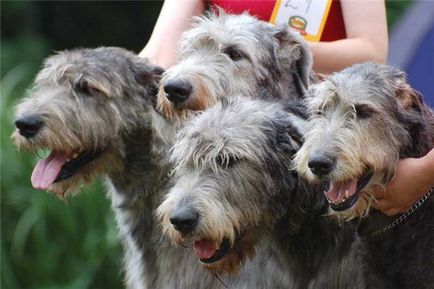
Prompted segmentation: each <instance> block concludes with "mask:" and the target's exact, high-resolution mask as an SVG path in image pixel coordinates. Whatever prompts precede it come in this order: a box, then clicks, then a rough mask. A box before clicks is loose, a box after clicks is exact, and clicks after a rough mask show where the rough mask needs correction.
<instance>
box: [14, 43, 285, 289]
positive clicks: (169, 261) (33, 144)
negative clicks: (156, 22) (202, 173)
mask: <svg viewBox="0 0 434 289" xmlns="http://www.w3.org/2000/svg"><path fill="white" fill-rule="evenodd" d="M159 74H161V69H159V68H157V67H154V66H152V65H150V64H149V63H148V61H147V60H145V59H141V58H139V57H137V56H136V55H134V54H132V53H131V52H128V51H126V50H123V49H120V48H104V47H103V48H97V49H76V50H72V51H64V52H60V53H58V54H57V55H54V56H52V57H49V58H48V59H47V60H46V62H45V65H44V67H43V68H42V70H41V71H40V73H39V74H38V76H37V77H36V81H35V86H34V88H33V89H32V91H31V93H30V96H29V97H28V98H26V99H25V100H24V101H23V102H22V103H20V104H19V105H18V106H17V120H19V119H24V120H25V119H26V118H28V117H37V118H38V120H39V121H40V122H41V123H43V125H42V126H41V128H40V130H39V131H38V132H37V134H35V135H34V136H32V137H26V136H25V131H24V130H25V129H26V128H25V127H21V128H18V129H17V130H16V132H15V133H14V135H13V139H14V141H15V143H16V144H17V145H18V146H19V147H21V148H24V149H26V150H30V151H36V150H37V149H39V148H45V149H49V150H52V151H53V152H57V151H60V152H62V153H66V154H68V162H69V163H70V164H72V163H74V165H73V166H71V165H69V166H64V168H63V169H62V171H61V173H63V174H64V175H67V176H68V177H66V178H64V179H62V180H59V181H54V182H53V183H52V184H51V185H50V186H49V188H48V190H49V191H52V192H54V193H55V194H57V195H59V196H61V197H65V196H66V195H67V194H70V193H73V192H77V191H78V190H79V186H80V185H81V184H83V183H87V182H89V181H91V180H93V179H94V178H95V177H97V176H100V175H105V176H106V184H107V187H108V196H109V198H110V199H111V201H112V207H113V210H114V212H115V215H116V220H117V223H118V227H119V235H120V238H121V241H122V243H123V245H124V251H125V252H124V263H125V264H124V266H125V282H126V286H127V288H128V289H222V288H225V285H224V284H223V283H222V282H221V281H220V280H219V279H218V278H216V277H215V276H213V275H212V274H211V273H210V272H207V271H205V270H204V269H203V268H202V266H201V265H200V264H199V263H198V262H197V260H195V258H194V257H193V256H192V254H191V253H190V252H189V251H188V250H186V249H184V248H175V247H173V246H172V244H171V242H170V241H169V240H168V239H167V238H166V237H163V236H162V234H161V228H160V227H159V226H158V225H157V224H156V222H155V221H154V216H153V211H154V209H155V208H156V206H157V205H158V204H159V202H160V199H161V195H162V194H163V193H164V192H165V190H166V185H167V179H168V172H169V168H168V166H167V159H166V157H167V155H168V152H167V151H166V149H167V146H165V145H162V142H161V141H160V139H159V137H157V136H156V135H155V134H154V131H153V126H152V116H151V114H152V113H151V111H152V105H151V103H152V101H153V97H154V95H155V88H156V82H157V80H158V78H159ZM83 152H84V153H83ZM76 154H78V155H79V156H78V157H77V158H75V155H76ZM88 154H92V155H94V158H93V159H92V161H90V162H88V163H86V164H82V163H80V164H77V163H79V161H77V159H78V160H83V159H85V158H86V157H87V155H88ZM74 159H75V160H74ZM71 167H74V168H71ZM271 254H272V253H270V252H268V251H267V250H265V249H264V250H263V253H260V254H258V257H257V258H256V259H255V261H253V262H249V263H248V264H246V269H245V270H244V271H243V272H242V273H241V275H240V276H239V277H237V278H223V280H224V282H225V283H228V284H230V285H231V288H240V289H252V288H263V289H267V288H282V289H284V288H287V286H286V284H287V281H285V280H286V278H287V277H286V276H285V275H284V274H283V273H281V271H280V266H279V264H278V261H277V259H274V258H269V257H270V256H271ZM258 272H260V274H259V273H258Z"/></svg>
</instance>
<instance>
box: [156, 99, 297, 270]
mask: <svg viewBox="0 0 434 289" xmlns="http://www.w3.org/2000/svg"><path fill="white" fill-rule="evenodd" d="M293 108H294V107H293ZM298 112H299V110H297V108H295V109H294V110H293V111H292V112H288V111H285V110H284V109H283V108H282V106H281V105H280V104H276V103H275V104H272V103H268V102H264V101H260V100H249V99H246V98H242V97H238V98H233V99H230V100H227V101H224V102H222V103H219V104H217V105H216V106H215V107H213V108H210V109H208V110H206V111H205V112H204V113H203V114H201V115H200V116H198V117H196V118H194V119H193V120H191V121H190V122H188V123H187V125H186V127H184V129H183V130H181V131H180V133H179V136H178V139H177V142H176V144H175V145H174V147H173V152H172V160H173V161H174V163H175V176H174V186H173V188H172V189H171V190H170V192H169V193H168V194H167V195H166V196H165V198H164V201H163V202H162V204H161V205H160V207H159V208H158V209H157V214H158V216H159V217H160V219H161V221H162V226H163V231H164V232H165V233H166V234H168V235H169V237H170V238H171V239H172V240H173V241H174V242H176V243H178V244H181V245H186V246H188V245H190V244H193V248H194V251H195V254H196V256H197V257H198V259H199V260H200V261H201V262H202V263H203V264H204V265H205V266H206V267H208V268H211V269H213V270H214V271H215V272H229V273H231V272H235V271H237V269H238V268H239V266H240V265H241V264H242V263H243V261H244V260H245V259H246V258H247V257H250V256H252V255H253V254H254V252H255V246H256V245H257V244H258V243H259V242H260V241H261V240H262V239H263V237H264V235H266V234H267V232H268V231H269V230H271V229H272V227H273V224H274V223H275V222H276V220H278V219H279V218H280V217H281V216H283V214H284V213H285V209H286V208H287V206H286V204H287V203H288V200H289V199H290V197H289V196H288V194H291V193H293V192H294V191H295V190H296V187H297V176H296V175H295V174H294V173H293V172H291V171H290V169H289V166H290V163H291V158H292V156H293V155H294V153H295V151H296V150H297V149H298V147H299V146H300V145H301V138H302V132H303V131H304V129H305V125H306V123H305V122H304V120H303V119H302V118H300V117H299V115H297V113H298Z"/></svg>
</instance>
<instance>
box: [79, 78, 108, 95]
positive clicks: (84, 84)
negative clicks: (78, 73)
mask: <svg viewBox="0 0 434 289" xmlns="http://www.w3.org/2000/svg"><path fill="white" fill-rule="evenodd" d="M74 89H75V90H76V91H77V92H79V93H83V94H86V95H95V94H98V93H100V92H101V91H99V90H98V89H96V88H95V87H93V86H91V85H90V84H89V82H88V81H87V80H86V79H80V80H79V81H78V82H77V83H76V84H75V86H74Z"/></svg>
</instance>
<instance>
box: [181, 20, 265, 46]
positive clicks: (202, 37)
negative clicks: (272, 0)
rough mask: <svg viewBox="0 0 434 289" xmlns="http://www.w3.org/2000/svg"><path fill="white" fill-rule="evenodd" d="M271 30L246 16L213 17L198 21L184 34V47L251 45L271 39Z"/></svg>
mask: <svg viewBox="0 0 434 289" xmlns="http://www.w3.org/2000/svg"><path fill="white" fill-rule="evenodd" d="M271 30H272V26H271V25H270V24H268V23H263V22H261V21H258V20H257V19H256V18H254V17H252V16H250V15H247V14H242V15H236V16H235V15H227V14H224V15H221V16H215V15H214V16H211V17H206V18H202V19H200V21H198V23H197V24H196V25H195V26H194V27H193V28H192V29H190V30H189V31H187V32H186V33H184V35H183V40H184V42H185V45H194V44H195V43H197V42H200V43H203V42H208V43H212V44H214V45H217V46H219V45H227V44H233V43H239V44H243V43H252V42H257V41H258V40H261V41H264V39H265V38H267V37H271V36H272V34H271V33H269V32H271Z"/></svg>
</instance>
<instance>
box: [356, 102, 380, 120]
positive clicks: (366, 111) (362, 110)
mask: <svg viewBox="0 0 434 289" xmlns="http://www.w3.org/2000/svg"><path fill="white" fill-rule="evenodd" d="M354 110H355V111H356V116H357V118H360V119H364V118H368V117H371V116H372V115H373V114H374V113H375V109H373V108H372V107H370V106H369V105H367V104H357V105H355V106H354Z"/></svg>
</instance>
